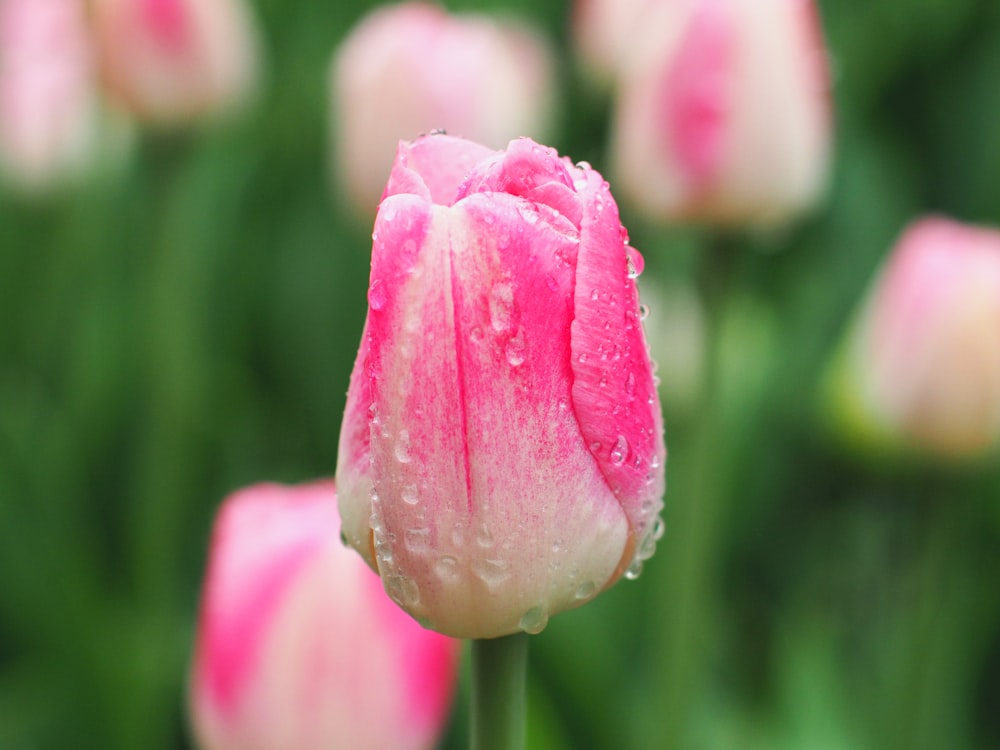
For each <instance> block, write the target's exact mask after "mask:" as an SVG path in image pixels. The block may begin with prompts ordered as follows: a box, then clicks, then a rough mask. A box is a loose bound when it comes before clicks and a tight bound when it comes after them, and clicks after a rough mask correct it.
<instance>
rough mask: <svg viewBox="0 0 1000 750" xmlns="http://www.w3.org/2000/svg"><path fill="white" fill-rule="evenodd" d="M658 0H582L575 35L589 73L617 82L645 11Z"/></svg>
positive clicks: (575, 17) (575, 18)
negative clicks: (616, 79)
mask: <svg viewBox="0 0 1000 750" xmlns="http://www.w3.org/2000/svg"><path fill="white" fill-rule="evenodd" d="M656 1H657V0H578V1H577V3H576V4H575V6H574V7H573V17H572V21H573V24H572V25H573V38H574V42H575V46H576V51H577V54H578V55H579V57H580V60H581V62H582V63H583V65H584V67H585V68H586V71H587V73H588V74H589V75H590V76H591V77H593V78H595V79H597V80H598V81H600V82H601V83H603V84H605V85H610V84H613V83H614V80H615V78H616V76H617V74H618V72H619V69H620V67H621V66H622V65H623V63H624V61H625V60H626V59H627V58H628V55H629V50H630V49H631V45H632V43H633V40H634V37H635V34H636V32H637V30H638V28H640V25H641V23H642V18H643V14H644V13H645V12H646V11H647V10H648V9H649V8H651V7H653V6H654V4H655V3H656Z"/></svg>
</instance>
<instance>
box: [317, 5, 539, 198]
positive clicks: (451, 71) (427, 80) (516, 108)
mask: <svg viewBox="0 0 1000 750" xmlns="http://www.w3.org/2000/svg"><path fill="white" fill-rule="evenodd" d="M552 78H553V76H552V55H551V52H550V50H549V47H548V45H546V44H545V43H544V41H543V40H542V38H541V37H540V36H538V35H537V34H535V33H533V32H532V31H530V30H529V29H527V28H526V27H522V26H521V25H519V24H516V23H513V22H509V21H499V20H495V19H492V18H489V17H487V16H483V15H455V16H452V15H448V14H447V13H446V12H445V11H444V10H443V9H441V8H439V7H438V6H436V5H428V4H424V3H417V2H411V3H402V4H399V5H389V6H383V7H380V8H378V9H376V10H375V11H374V12H372V13H371V14H370V15H369V16H367V17H366V18H365V19H364V20H363V21H362V22H361V23H360V24H359V25H358V26H357V27H356V28H355V29H354V31H353V32H352V33H351V35H350V36H349V37H348V38H347V39H346V40H345V41H344V43H343V44H342V45H341V47H340V48H339V49H338V50H337V53H336V55H335V56H334V59H333V63H332V67H331V73H330V94H331V136H332V138H331V142H332V151H333V154H334V160H335V169H336V178H337V181H338V182H339V183H340V184H341V185H342V186H343V188H344V190H345V191H346V193H347V195H348V197H349V198H350V199H351V200H352V201H353V202H354V203H355V205H356V207H357V208H358V209H359V210H360V211H361V212H362V213H363V214H367V215H369V216H370V215H371V213H372V212H373V211H374V208H375V206H376V204H377V203H378V198H379V196H380V195H381V192H382V188H383V187H385V181H386V179H387V177H388V175H389V169H390V168H391V166H392V154H393V152H394V151H395V148H396V144H397V143H398V142H399V140H400V139H401V138H402V139H410V138H415V137H417V136H418V135H420V134H421V133H429V132H431V131H434V130H447V131H448V132H449V133H452V134H454V135H460V136H463V137H466V138H470V139H472V140H475V141H479V142H481V143H485V144H486V145H488V146H490V147H493V148H501V147H503V146H504V145H505V144H506V143H507V141H509V140H510V139H511V138H516V137H518V136H532V137H541V136H544V135H545V130H547V127H548V123H549V120H550V110H551V108H552V101H553V99H554V98H555V90H554V86H553V81H552Z"/></svg>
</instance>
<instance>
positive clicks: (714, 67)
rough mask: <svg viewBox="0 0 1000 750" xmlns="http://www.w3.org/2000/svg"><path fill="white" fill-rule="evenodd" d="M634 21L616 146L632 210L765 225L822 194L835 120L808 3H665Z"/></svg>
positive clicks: (782, 0)
mask: <svg viewBox="0 0 1000 750" xmlns="http://www.w3.org/2000/svg"><path fill="white" fill-rule="evenodd" d="M633 28H634V31H635V34H634V36H633V38H632V39H631V40H630V46H631V49H630V54H629V57H628V59H627V60H625V61H624V63H623V65H622V69H621V78H620V80H619V87H618V88H619V101H618V103H617V110H616V113H615V121H614V133H613V143H612V151H613V160H614V164H615V169H616V173H617V175H618V179H619V180H620V185H621V187H622V189H623V191H624V192H625V193H626V197H627V198H628V199H630V200H631V201H632V202H633V203H634V204H635V206H636V207H637V208H639V209H641V210H643V211H644V212H646V213H647V214H649V215H650V216H652V217H653V218H656V219H661V220H671V221H678V220H681V221H684V220H695V221H711V222H724V223H757V224H768V223H774V222H779V221H783V220H786V219H787V218H789V217H790V216H791V215H793V214H795V213H796V212H798V211H801V210H803V209H805V208H807V207H808V206H809V205H811V204H812V203H813V202H814V201H815V200H816V199H817V197H818V195H819V193H820V192H821V190H822V188H823V184H824V181H825V173H826V166H827V160H828V150H829V148H830V130H831V123H830V119H831V118H830V105H829V92H828V89H829V78H828V70H827V60H826V53H825V50H824V46H823V40H822V37H821V34H820V27H819V23H818V19H817V15H816V9H815V7H814V5H813V3H812V2H811V0H683V2H666V1H665V0H663V1H661V2H657V3H651V4H650V5H649V6H648V7H647V9H646V10H645V11H644V12H643V13H642V15H641V16H640V18H639V25H638V26H636V27H633Z"/></svg>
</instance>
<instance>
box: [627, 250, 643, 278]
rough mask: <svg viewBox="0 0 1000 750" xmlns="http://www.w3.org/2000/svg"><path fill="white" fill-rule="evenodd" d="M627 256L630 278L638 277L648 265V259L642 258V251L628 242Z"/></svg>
mask: <svg viewBox="0 0 1000 750" xmlns="http://www.w3.org/2000/svg"><path fill="white" fill-rule="evenodd" d="M625 257H626V260H627V262H628V277H629V278H630V279H635V278H638V277H639V274H641V273H642V271H643V269H644V268H645V267H646V261H644V260H643V259H642V253H640V252H639V251H638V250H636V249H635V248H634V247H632V246H631V245H627V244H626V246H625Z"/></svg>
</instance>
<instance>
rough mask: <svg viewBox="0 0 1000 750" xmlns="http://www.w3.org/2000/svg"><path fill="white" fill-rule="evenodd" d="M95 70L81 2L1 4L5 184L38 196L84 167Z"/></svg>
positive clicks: (93, 120) (0, 162) (0, 128)
mask: <svg viewBox="0 0 1000 750" xmlns="http://www.w3.org/2000/svg"><path fill="white" fill-rule="evenodd" d="M93 63H94V61H93V49H92V46H91V41H90V38H89V33H88V30H87V19H86V12H85V9H84V6H83V4H82V2H80V0H0V177H3V178H5V179H6V180H9V181H10V182H12V183H14V184H16V185H19V186H23V187H25V188H27V189H37V188H43V187H45V186H48V185H49V184H51V183H53V182H55V181H57V180H58V179H60V178H62V177H70V176H72V175H73V174H74V173H76V172H78V171H80V170H81V169H82V168H84V167H85V166H87V164H88V162H89V161H90V158H91V157H92V155H93V150H94V147H95V141H96V130H97V119H98V117H97V109H98V108H97V101H96V92H95V83H94V69H93V68H94V64H93Z"/></svg>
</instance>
